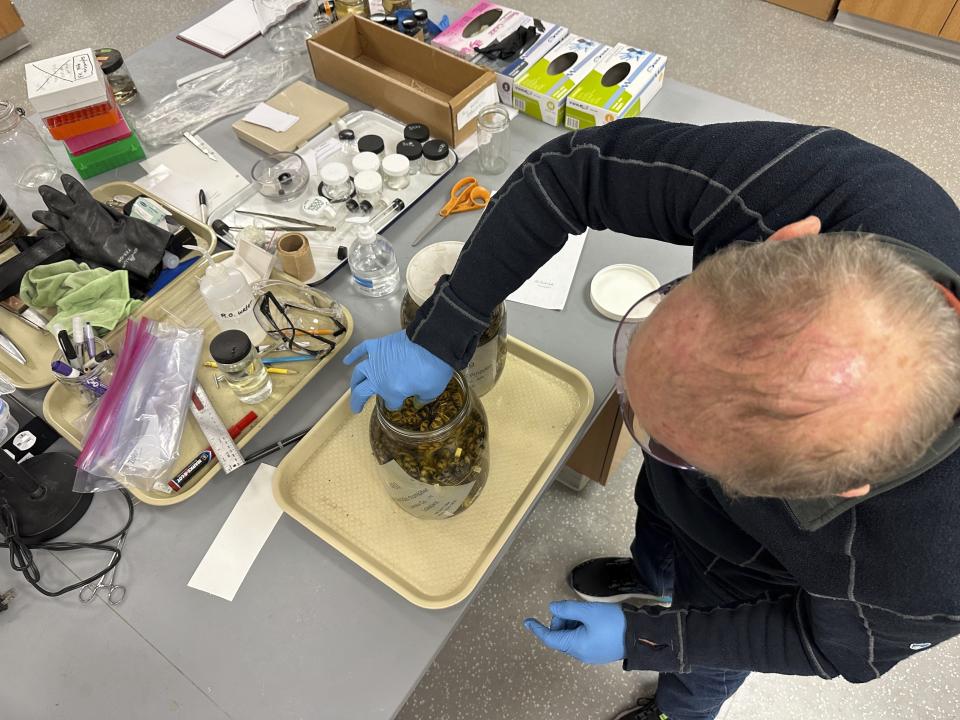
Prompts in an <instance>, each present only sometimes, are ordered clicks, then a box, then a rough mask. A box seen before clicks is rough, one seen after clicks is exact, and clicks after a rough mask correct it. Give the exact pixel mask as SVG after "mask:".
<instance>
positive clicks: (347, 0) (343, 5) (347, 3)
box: [333, 0, 370, 20]
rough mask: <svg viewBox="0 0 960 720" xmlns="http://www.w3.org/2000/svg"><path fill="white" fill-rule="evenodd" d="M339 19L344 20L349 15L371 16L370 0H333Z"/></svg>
mask: <svg viewBox="0 0 960 720" xmlns="http://www.w3.org/2000/svg"><path fill="white" fill-rule="evenodd" d="M333 7H334V10H336V12H337V19H338V20H343V19H344V18H346V17H347V16H348V15H361V16H362V17H370V0H333Z"/></svg>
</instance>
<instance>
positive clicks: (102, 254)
mask: <svg viewBox="0 0 960 720" xmlns="http://www.w3.org/2000/svg"><path fill="white" fill-rule="evenodd" d="M60 182H62V183H63V188H64V190H66V191H67V194H66V195H64V194H63V193H62V192H60V191H59V190H54V189H53V188H52V187H50V186H49V185H41V186H40V188H39V189H38V192H39V193H40V197H41V198H43V202H44V203H46V205H47V207H48V208H49V210H48V211H42V210H38V211H36V212H35V213H33V219H34V220H36V221H37V222H38V223H41V224H43V225H45V226H46V228H43V229H41V230H40V232H39V233H37V234H38V235H39V237H41V238H45V237H50V236H59V237H62V238H63V239H64V240H65V241H66V243H67V247H69V248H70V250H71V252H72V253H73V254H74V255H76V256H77V257H79V258H80V259H82V260H89V261H91V262H94V263H96V264H98V265H105V266H107V267H109V268H116V269H119V270H127V271H129V272H131V273H133V274H134V275H138V276H139V277H143V278H147V279H151V278H153V277H154V276H155V275H156V273H157V272H158V270H159V268H160V261H161V260H162V259H163V253H164V251H165V250H166V249H167V245H169V244H170V241H171V239H172V236H171V235H170V233H168V232H167V231H166V230H163V229H161V228H158V227H156V226H154V225H151V224H150V223H148V222H145V221H143V220H138V219H136V218H131V217H127V216H126V215H124V214H122V213H119V212H116V211H114V210H111V209H110V208H108V207H107V206H106V205H102V204H100V203H99V202H97V201H96V200H95V199H94V198H93V195H91V194H90V193H89V192H87V189H86V188H85V187H83V185H81V184H80V182H79V181H78V180H77V179H76V178H73V177H71V176H70V175H64V176H63V177H61V178H60Z"/></svg>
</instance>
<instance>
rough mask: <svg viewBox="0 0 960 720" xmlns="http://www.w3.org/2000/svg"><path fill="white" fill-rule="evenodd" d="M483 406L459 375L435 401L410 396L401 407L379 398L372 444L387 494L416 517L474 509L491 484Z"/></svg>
mask: <svg viewBox="0 0 960 720" xmlns="http://www.w3.org/2000/svg"><path fill="white" fill-rule="evenodd" d="M488 438H489V429H488V426H487V415H486V413H485V412H484V411H483V405H481V404H480V400H479V399H478V398H477V397H476V396H475V395H474V393H473V392H472V391H471V390H470V389H469V388H468V386H467V383H466V382H465V381H464V379H463V377H462V376H461V375H460V374H459V373H454V375H453V378H452V379H451V380H450V384H449V385H448V386H447V389H446V390H444V392H443V394H441V395H440V397H439V398H437V399H436V400H434V401H433V402H431V403H427V404H426V405H422V406H420V407H417V405H416V404H415V402H414V398H407V400H406V401H405V402H404V404H403V406H402V407H401V408H400V410H398V411H390V410H387V408H386V406H385V405H384V403H383V400H382V399H380V398H379V397H378V398H377V404H376V406H375V407H374V410H373V414H372V415H371V416H370V447H371V449H372V450H373V454H374V457H376V459H377V462H378V468H377V474H378V475H379V477H380V480H381V482H382V483H383V485H384V487H385V488H386V491H387V494H388V495H390V497H391V498H392V499H393V501H394V502H395V503H397V505H399V506H400V507H401V508H403V509H404V510H406V511H407V512H408V513H410V514H411V515H414V516H416V517H419V518H423V519H431V520H439V519H445V518H451V517H454V516H455V515H458V514H459V513H461V512H463V511H464V510H466V509H467V508H469V507H470V506H471V505H472V504H473V503H474V501H475V500H476V499H477V496H479V495H480V492H481V491H482V490H483V487H484V485H486V482H487V476H488V475H489V473H490V446H489V440H488Z"/></svg>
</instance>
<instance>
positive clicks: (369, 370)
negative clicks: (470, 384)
mask: <svg viewBox="0 0 960 720" xmlns="http://www.w3.org/2000/svg"><path fill="white" fill-rule="evenodd" d="M364 355H366V359H365V360H363V361H361V362H360V364H359V365H357V367H355V368H354V370H353V377H351V378H350V408H351V409H352V410H353V411H354V412H355V413H358V412H360V411H361V410H363V406H364V405H366V403H367V400H369V399H370V396H371V395H379V396H380V397H382V398H383V401H384V402H385V403H386V404H387V408H388V409H390V410H397V409H399V408H400V406H401V405H403V401H404V400H406V399H407V398H408V397H410V396H415V397H417V398H418V399H420V400H422V401H423V402H430V401H431V400H435V399H436V398H437V396H438V395H440V393H442V392H443V391H444V389H445V388H446V387H447V383H448V382H450V377H451V376H452V375H453V368H452V367H450V366H449V365H447V363H445V362H444V361H443V360H441V359H440V358H438V357H437V356H436V355H434V354H433V353H431V352H430V351H429V350H427V349H426V348H423V347H420V346H419V345H417V344H416V343H415V342H413V341H411V340H410V338H408V337H407V333H406V331H405V330H400V331H399V332H395V333H393V334H392V335H386V336H384V337H382V338H376V339H374V340H364V341H363V342H362V343H360V344H359V345H357V346H356V347H355V348H354V349H353V350H352V351H351V352H350V354H349V355H347V356H346V357H345V358H344V359H343V362H344V364H345V365H350V364H352V363H353V362H355V361H356V360H359V359H360V358H362V357H363V356H364Z"/></svg>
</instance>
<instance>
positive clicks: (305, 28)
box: [253, 0, 332, 54]
mask: <svg viewBox="0 0 960 720" xmlns="http://www.w3.org/2000/svg"><path fill="white" fill-rule="evenodd" d="M253 4H254V8H255V9H256V11H257V17H258V18H259V19H260V26H261V29H262V28H263V26H264V24H267V23H269V26H268V27H267V28H266V30H262V34H263V39H264V40H266V41H267V45H268V46H269V48H270V49H271V50H273V52H275V53H278V54H289V53H301V52H306V51H307V40H308V39H309V38H312V37H313V36H314V35H316V34H317V33H318V32H320V30H322V29H323V28H325V27H326V26H327V25H329V24H330V23H331V17H330V16H331V14H332V7H331V8H330V9H329V11H328V9H327V6H328V5H329V3H326V2H322V1H321V2H319V3H318V2H317V0H305V1H303V2H300V3H297V2H295V1H293V0H253ZM291 5H293V6H294V7H293V8H291V9H289V10H288V8H290V6H291Z"/></svg>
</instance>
